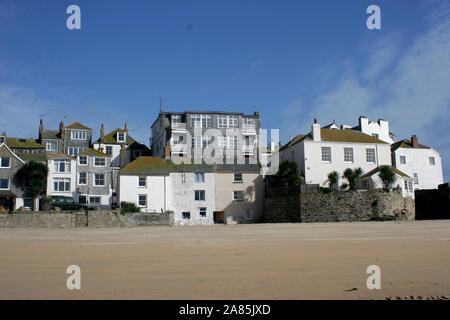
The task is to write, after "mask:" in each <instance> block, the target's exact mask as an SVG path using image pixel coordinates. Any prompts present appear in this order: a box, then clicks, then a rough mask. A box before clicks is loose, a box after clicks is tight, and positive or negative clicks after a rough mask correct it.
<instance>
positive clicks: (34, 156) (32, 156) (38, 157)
mask: <svg viewBox="0 0 450 320" xmlns="http://www.w3.org/2000/svg"><path fill="white" fill-rule="evenodd" d="M16 154H17V155H18V156H19V158H20V159H22V160H23V161H25V162H30V161H35V162H42V163H45V162H46V160H47V155H46V154H45V153H25V152H16Z"/></svg>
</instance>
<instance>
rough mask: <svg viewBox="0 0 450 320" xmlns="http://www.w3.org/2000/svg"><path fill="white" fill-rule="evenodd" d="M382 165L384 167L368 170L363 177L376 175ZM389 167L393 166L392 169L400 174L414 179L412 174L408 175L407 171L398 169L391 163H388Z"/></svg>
mask: <svg viewBox="0 0 450 320" xmlns="http://www.w3.org/2000/svg"><path fill="white" fill-rule="evenodd" d="M381 167H382V166H379V167H376V168H375V169H373V170H371V171H369V172H367V173H366V174H364V175H363V176H362V177H363V178H367V177H370V176H372V175H374V174H375V173H377V172H379V171H380V169H381ZM388 167H391V169H392V170H393V171H394V172H395V173H396V174H398V175H399V176H401V177H405V178H410V179H412V178H411V177H410V176H408V175H407V174H406V173H404V172H402V171H400V170H398V169H397V168H396V167H393V166H389V165H388Z"/></svg>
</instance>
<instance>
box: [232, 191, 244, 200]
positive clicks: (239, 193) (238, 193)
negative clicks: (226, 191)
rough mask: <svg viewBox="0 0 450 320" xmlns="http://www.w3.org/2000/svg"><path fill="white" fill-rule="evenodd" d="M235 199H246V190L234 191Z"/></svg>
mask: <svg viewBox="0 0 450 320" xmlns="http://www.w3.org/2000/svg"><path fill="white" fill-rule="evenodd" d="M233 200H237V201H242V200H244V191H233Z"/></svg>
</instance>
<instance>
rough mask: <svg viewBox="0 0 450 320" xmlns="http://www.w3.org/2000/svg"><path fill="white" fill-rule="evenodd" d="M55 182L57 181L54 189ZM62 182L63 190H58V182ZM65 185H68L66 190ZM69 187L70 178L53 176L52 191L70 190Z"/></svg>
mask: <svg viewBox="0 0 450 320" xmlns="http://www.w3.org/2000/svg"><path fill="white" fill-rule="evenodd" d="M55 182H56V183H57V186H58V187H57V188H56V189H55ZM61 182H62V183H63V186H64V188H63V189H64V190H60V188H59V187H60V183H61ZM67 185H68V186H69V189H68V190H67ZM70 189H71V181H70V178H53V191H54V192H70Z"/></svg>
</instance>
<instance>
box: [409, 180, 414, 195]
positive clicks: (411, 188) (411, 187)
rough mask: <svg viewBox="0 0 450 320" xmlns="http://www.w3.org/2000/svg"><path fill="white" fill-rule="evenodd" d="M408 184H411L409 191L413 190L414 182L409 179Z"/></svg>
mask: <svg viewBox="0 0 450 320" xmlns="http://www.w3.org/2000/svg"><path fill="white" fill-rule="evenodd" d="M408 185H409V192H411V193H412V192H413V184H412V182H411V181H409V182H408Z"/></svg>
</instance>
